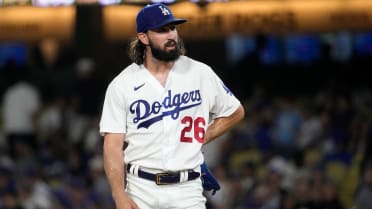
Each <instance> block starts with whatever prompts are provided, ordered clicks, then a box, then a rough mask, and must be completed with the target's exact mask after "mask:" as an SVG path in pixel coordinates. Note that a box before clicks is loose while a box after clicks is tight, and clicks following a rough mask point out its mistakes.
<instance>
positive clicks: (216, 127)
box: [204, 105, 245, 144]
mask: <svg viewBox="0 0 372 209" xmlns="http://www.w3.org/2000/svg"><path fill="white" fill-rule="evenodd" d="M244 115H245V111H244V108H243V106H242V105H240V106H239V107H238V109H237V110H235V112H233V113H232V114H231V115H230V116H227V117H219V118H215V119H214V120H213V122H212V123H211V124H210V125H209V126H208V128H207V131H206V133H205V138H204V144H208V143H209V142H211V141H213V140H214V139H216V138H217V137H219V136H221V135H222V134H224V133H226V132H227V131H229V130H230V129H232V128H233V127H234V126H235V125H237V124H238V123H239V122H240V121H241V120H242V119H243V118H244Z"/></svg>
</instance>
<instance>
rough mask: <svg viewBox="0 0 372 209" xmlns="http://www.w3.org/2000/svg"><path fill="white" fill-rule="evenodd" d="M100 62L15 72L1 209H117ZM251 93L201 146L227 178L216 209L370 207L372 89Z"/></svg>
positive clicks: (257, 89) (2, 130) (0, 171)
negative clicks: (232, 122) (108, 166)
mask: <svg viewBox="0 0 372 209" xmlns="http://www.w3.org/2000/svg"><path fill="white" fill-rule="evenodd" d="M95 64H96V63H95V62H94V61H93V60H92V59H89V58H81V59H78V60H77V61H76V62H75V63H74V64H73V65H71V66H70V69H73V70H71V71H69V72H70V74H69V75H73V76H65V77H63V75H65V74H63V73H61V72H59V73H57V72H55V71H53V73H55V74H58V75H60V77H57V78H55V77H49V78H48V79H44V80H43V79H42V76H41V75H39V74H37V73H36V74H35V72H30V71H28V70H27V69H16V68H14V69H12V70H9V69H7V72H10V71H11V72H12V73H10V74H7V76H9V79H8V83H7V85H6V86H4V91H2V92H1V94H0V101H1V103H0V104H1V105H0V107H1V112H0V115H1V120H0V121H1V122H0V209H110V208H114V204H113V201H112V198H111V192H110V189H109V185H108V183H107V180H106V177H105V174H104V170H103V160H102V137H101V136H100V135H99V132H98V123H99V114H100V108H101V102H102V99H103V95H104V90H105V87H106V85H107V83H106V81H107V80H109V79H107V80H105V79H104V78H102V77H99V76H97V75H96V74H95V73H96V67H97V66H96V65H95ZM6 67H8V68H12V66H6ZM4 71H5V70H4ZM48 72H49V71H47V70H46V71H43V74H47V75H50V74H48ZM3 75H4V74H3ZM59 79H64V82H65V83H67V84H68V85H63V86H60V85H59V83H58V80H59ZM41 80H43V81H41ZM45 80H48V82H50V83H48V84H45ZM56 86H58V87H59V88H55V87H56ZM240 90H241V89H240ZM250 92H251V94H249V95H247V96H246V97H244V100H243V102H244V106H245V109H246V112H247V117H246V119H245V120H244V121H243V122H242V123H241V124H239V126H238V127H236V128H235V129H233V130H232V131H230V132H229V133H228V134H225V135H223V136H221V137H220V138H219V139H218V140H215V141H214V142H212V143H210V144H209V145H208V146H206V147H205V148H204V150H203V151H204V155H205V159H206V162H207V164H208V166H209V168H210V169H211V171H212V173H213V174H214V175H215V177H216V178H217V179H218V181H219V183H220V184H221V190H220V191H218V192H217V193H216V194H215V195H211V194H210V193H206V194H205V195H206V197H207V199H208V203H207V207H208V208H209V209H350V208H354V209H371V208H372V201H370V200H371V198H372V158H371V152H370V150H372V148H371V141H372V123H371V119H372V91H371V89H368V88H358V89H351V90H350V92H349V93H348V94H345V93H342V92H337V91H333V89H332V87H331V86H329V87H327V88H321V89H320V90H317V91H316V92H313V93H312V94H310V95H309V94H304V95H301V92H299V93H298V94H296V95H291V96H288V95H280V94H277V95H272V94H269V93H268V92H267V89H266V88H265V86H264V85H259V84H258V85H256V86H254V87H253V88H252V89H251V90H250Z"/></svg>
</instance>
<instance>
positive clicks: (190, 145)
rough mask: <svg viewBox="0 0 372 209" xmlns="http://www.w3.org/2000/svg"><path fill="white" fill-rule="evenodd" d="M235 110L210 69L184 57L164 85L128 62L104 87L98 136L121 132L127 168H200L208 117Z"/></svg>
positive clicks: (232, 98) (234, 102)
mask: <svg viewBox="0 0 372 209" xmlns="http://www.w3.org/2000/svg"><path fill="white" fill-rule="evenodd" d="M239 106H240V102H239V101H238V100H237V98H236V97H235V96H234V95H233V94H232V93H231V91H230V90H229V89H228V88H227V87H226V86H225V85H224V84H223V82H222V81H221V79H220V78H219V77H218V76H217V75H216V74H215V73H214V72H213V70H212V69H211V68H210V67H209V66H207V65H205V64H203V63H201V62H198V61H195V60H193V59H191V58H188V57H186V56H181V57H180V58H179V59H178V60H177V61H176V62H175V64H174V66H173V68H172V69H171V71H170V73H169V75H168V78H167V83H166V85H165V87H163V86H162V85H161V84H160V83H159V81H158V80H157V79H156V78H155V77H153V76H152V75H151V73H150V72H149V71H148V70H147V69H146V68H145V67H144V66H143V65H137V64H131V65H130V66H128V67H127V68H126V69H125V70H123V71H122V72H121V73H120V74H119V75H118V76H117V77H115V79H114V80H113V81H112V82H111V83H110V84H109V86H108V89H107V92H106V96H105V101H104V106H103V112H102V116H101V121H100V132H101V133H125V135H126V137H125V140H126V142H127V143H128V147H127V148H126V149H125V159H124V160H125V163H126V164H128V163H131V164H134V165H139V166H141V167H145V168H150V169H156V170H160V171H180V170H186V169H196V170H198V168H199V167H200V164H201V163H202V162H203V160H204V159H203V154H202V153H201V146H202V145H203V141H204V134H205V131H206V129H207V127H208V124H209V122H210V119H213V118H217V117H224V116H229V115H231V114H232V113H233V112H234V111H236V110H237V108H238V107H239ZM199 171H200V169H199ZM142 180H143V179H142ZM154 185H155V184H154ZM140 208H141V207H140Z"/></svg>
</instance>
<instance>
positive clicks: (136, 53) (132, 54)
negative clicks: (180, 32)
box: [128, 38, 186, 65]
mask: <svg viewBox="0 0 372 209" xmlns="http://www.w3.org/2000/svg"><path fill="white" fill-rule="evenodd" d="M177 45H178V49H179V50H180V52H181V55H185V54H186V49H185V45H184V42H183V40H182V39H181V38H178V43H177ZM145 49H146V46H145V45H144V44H143V43H142V42H141V41H140V40H139V39H138V38H135V39H134V40H132V41H131V42H130V43H129V48H128V55H129V58H130V60H132V62H134V63H136V64H138V65H141V64H143V61H144V58H145Z"/></svg>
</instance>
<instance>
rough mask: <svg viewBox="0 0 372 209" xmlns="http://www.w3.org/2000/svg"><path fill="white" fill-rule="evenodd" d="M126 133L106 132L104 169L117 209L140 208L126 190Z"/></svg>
mask: <svg viewBox="0 0 372 209" xmlns="http://www.w3.org/2000/svg"><path fill="white" fill-rule="evenodd" d="M124 138H125V134H116V133H106V134H105V135H104V142H103V160H104V161H103V162H104V169H105V173H106V176H107V179H108V182H109V184H110V187H111V192H112V196H113V198H114V200H115V204H116V209H139V208H138V206H137V205H136V204H135V203H134V201H133V200H131V199H130V198H129V197H128V194H127V193H126V192H125V169H124V152H123V143H124Z"/></svg>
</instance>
